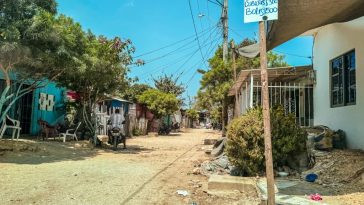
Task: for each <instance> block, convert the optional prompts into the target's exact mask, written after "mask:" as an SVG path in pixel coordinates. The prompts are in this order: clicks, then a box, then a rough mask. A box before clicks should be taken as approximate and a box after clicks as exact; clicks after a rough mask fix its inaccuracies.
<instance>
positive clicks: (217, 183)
mask: <svg viewBox="0 0 364 205" xmlns="http://www.w3.org/2000/svg"><path fill="white" fill-rule="evenodd" d="M236 190H237V191H240V192H243V193H252V194H256V180H255V178H251V177H234V176H229V175H211V176H210V178H209V181H208V191H209V192H221V191H226V192H233V191H236Z"/></svg>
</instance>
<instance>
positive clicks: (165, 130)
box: [158, 123, 172, 135]
mask: <svg viewBox="0 0 364 205" xmlns="http://www.w3.org/2000/svg"><path fill="white" fill-rule="evenodd" d="M171 131H172V128H171V126H168V125H167V124H166V123H163V124H162V125H161V126H160V127H159V130H158V134H159V135H169V133H170V132H171Z"/></svg>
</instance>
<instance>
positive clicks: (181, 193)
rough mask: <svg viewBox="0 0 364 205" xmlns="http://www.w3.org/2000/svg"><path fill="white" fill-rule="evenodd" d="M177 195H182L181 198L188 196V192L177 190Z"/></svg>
mask: <svg viewBox="0 0 364 205" xmlns="http://www.w3.org/2000/svg"><path fill="white" fill-rule="evenodd" d="M177 194H178V195H182V196H188V191H186V190H177Z"/></svg>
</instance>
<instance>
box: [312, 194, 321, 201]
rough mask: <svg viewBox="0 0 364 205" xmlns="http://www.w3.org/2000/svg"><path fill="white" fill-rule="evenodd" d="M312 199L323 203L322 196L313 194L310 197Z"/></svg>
mask: <svg viewBox="0 0 364 205" xmlns="http://www.w3.org/2000/svg"><path fill="white" fill-rule="evenodd" d="M310 199H311V200H314V201H321V200H322V196H321V195H320V194H311V195H310Z"/></svg>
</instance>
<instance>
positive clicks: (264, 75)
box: [259, 21, 275, 205]
mask: <svg viewBox="0 0 364 205" xmlns="http://www.w3.org/2000/svg"><path fill="white" fill-rule="evenodd" d="M265 23H266V22H265V21H260V22H259V34H260V67H261V81H262V95H263V120H264V121H263V122H264V144H265V167H266V168H265V169H266V175H267V186H268V187H267V190H268V205H274V204H275V190H274V172H273V157H272V136H271V124H270V112H269V89H268V71H267V63H268V60H267V37H266V31H265V27H266V26H265Z"/></svg>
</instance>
